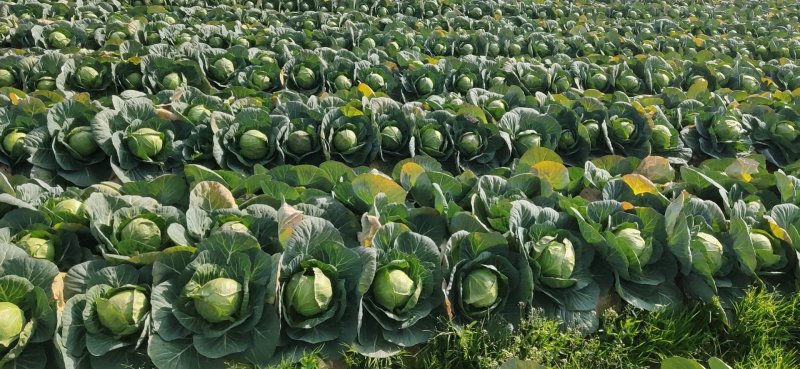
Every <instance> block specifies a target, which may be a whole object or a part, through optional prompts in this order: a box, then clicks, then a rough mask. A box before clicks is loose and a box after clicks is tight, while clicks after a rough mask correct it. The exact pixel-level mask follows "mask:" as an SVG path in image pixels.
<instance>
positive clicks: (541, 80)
mask: <svg viewBox="0 0 800 369" xmlns="http://www.w3.org/2000/svg"><path fill="white" fill-rule="evenodd" d="M522 83H524V84H525V87H526V88H527V89H529V90H532V91H541V90H544V87H545V85H546V84H547V81H546V80H545V76H541V75H539V74H538V73H529V74H526V75H525V76H524V77H523V78H522Z"/></svg>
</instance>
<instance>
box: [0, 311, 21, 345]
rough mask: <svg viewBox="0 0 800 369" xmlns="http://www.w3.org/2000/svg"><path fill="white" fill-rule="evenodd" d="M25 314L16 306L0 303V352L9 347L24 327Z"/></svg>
mask: <svg viewBox="0 0 800 369" xmlns="http://www.w3.org/2000/svg"><path fill="white" fill-rule="evenodd" d="M25 323H26V320H25V312H23V311H22V309H20V308H19V307H18V306H17V305H14V304H12V303H10V302H5V301H0V351H2V352H5V350H6V349H8V348H9V347H11V344H13V343H14V342H15V341H16V340H17V338H19V335H20V334H21V333H22V328H24V327H25Z"/></svg>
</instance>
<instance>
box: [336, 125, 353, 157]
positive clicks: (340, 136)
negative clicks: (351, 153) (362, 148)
mask: <svg viewBox="0 0 800 369" xmlns="http://www.w3.org/2000/svg"><path fill="white" fill-rule="evenodd" d="M357 143H358V137H357V136H356V133H355V132H353V130H352V129H343V130H341V131H339V132H336V135H335V136H334V137H333V147H335V148H336V151H339V152H346V151H348V150H350V149H352V148H353V147H354V146H356V144H357Z"/></svg>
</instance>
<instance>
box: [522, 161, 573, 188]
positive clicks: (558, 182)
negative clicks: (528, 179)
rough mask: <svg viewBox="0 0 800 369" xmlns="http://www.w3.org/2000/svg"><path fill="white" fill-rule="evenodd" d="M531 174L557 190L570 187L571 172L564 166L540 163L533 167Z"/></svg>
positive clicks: (546, 162)
mask: <svg viewBox="0 0 800 369" xmlns="http://www.w3.org/2000/svg"><path fill="white" fill-rule="evenodd" d="M531 173H533V174H535V175H536V176H537V177H539V178H541V179H543V180H545V181H547V182H548V183H550V185H551V186H552V187H553V189H555V190H561V189H564V188H566V187H567V186H568V185H569V170H568V169H567V167H566V166H564V164H561V163H558V162H555V161H549V160H545V161H540V162H538V163H536V164H534V165H533V166H531Z"/></svg>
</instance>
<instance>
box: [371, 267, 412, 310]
mask: <svg viewBox="0 0 800 369" xmlns="http://www.w3.org/2000/svg"><path fill="white" fill-rule="evenodd" d="M415 290H416V283H414V280H412V279H411V278H410V277H409V276H408V274H406V272H404V271H403V270H401V269H397V268H383V269H381V270H379V271H378V273H376V275H375V281H374V282H373V285H372V294H373V295H375V301H376V302H377V303H378V304H380V305H381V306H383V307H384V308H386V309H387V310H395V309H398V310H399V309H403V308H406V305H407V304H408V302H409V299H411V296H413V295H414V291H415Z"/></svg>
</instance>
